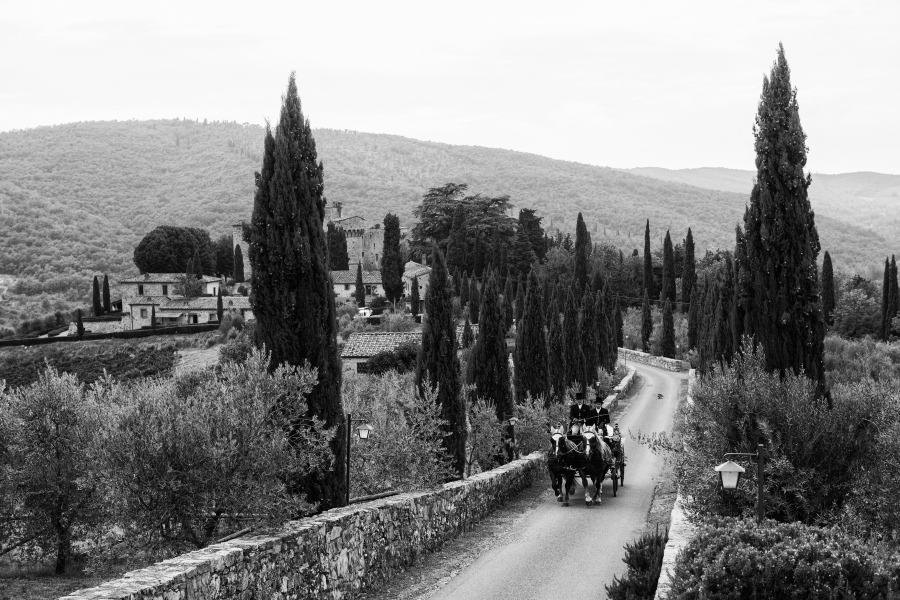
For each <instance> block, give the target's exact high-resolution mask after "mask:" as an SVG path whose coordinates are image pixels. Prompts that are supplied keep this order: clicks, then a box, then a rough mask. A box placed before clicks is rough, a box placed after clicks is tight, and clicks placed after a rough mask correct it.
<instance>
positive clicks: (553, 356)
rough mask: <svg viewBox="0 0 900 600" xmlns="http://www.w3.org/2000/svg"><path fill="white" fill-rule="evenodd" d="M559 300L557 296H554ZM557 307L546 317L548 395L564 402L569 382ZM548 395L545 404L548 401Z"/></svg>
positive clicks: (562, 333)
mask: <svg viewBox="0 0 900 600" xmlns="http://www.w3.org/2000/svg"><path fill="white" fill-rule="evenodd" d="M554 299H555V300H556V301H559V299H558V298H554ZM560 312H561V310H559V308H558V307H557V308H555V309H553V310H552V311H551V313H550V317H549V319H548V321H547V322H548V332H547V338H548V339H547V346H548V348H547V350H548V352H547V360H548V364H547V372H548V376H549V377H550V397H552V399H553V401H555V402H560V403H561V402H564V401H565V398H566V388H567V386H568V383H569V375H568V367H567V366H566V341H565V338H564V337H563V336H564V335H565V334H564V332H563V324H562V321H561V320H560ZM550 397H548V399H547V400H548V402H547V404H549V403H550Z"/></svg>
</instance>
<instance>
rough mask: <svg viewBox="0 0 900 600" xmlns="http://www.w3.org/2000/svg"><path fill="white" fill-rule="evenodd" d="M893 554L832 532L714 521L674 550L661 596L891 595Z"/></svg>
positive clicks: (682, 599)
mask: <svg viewBox="0 0 900 600" xmlns="http://www.w3.org/2000/svg"><path fill="white" fill-rule="evenodd" d="M898 591H900V558H898V557H897V556H890V555H888V554H886V552H885V551H881V550H879V549H877V548H875V547H873V546H871V545H866V544H864V543H862V542H861V541H860V540H857V539H855V538H852V537H850V536H848V535H846V534H843V533H841V532H840V531H838V530H834V529H824V528H821V527H813V526H809V525H802V524H800V523H775V522H774V521H767V522H766V523H764V524H763V525H761V526H760V525H757V524H756V522H755V521H753V520H741V519H732V518H722V519H718V520H716V521H714V522H713V523H711V524H707V525H702V526H701V527H700V528H699V529H698V531H697V534H696V536H695V537H694V538H693V539H692V540H691V541H690V543H688V545H687V546H686V547H685V548H684V549H683V550H682V551H681V552H680V553H679V555H678V558H677V560H676V562H675V572H674V573H673V576H672V587H671V588H670V592H669V597H670V598H678V599H679V600H693V599H700V598H703V599H704V600H717V599H724V598H729V599H730V598H755V599H759V600H764V599H768V598H772V599H775V598H822V599H825V598H829V599H830V598H836V597H837V598H891V597H895V596H893V594H897V592H898Z"/></svg>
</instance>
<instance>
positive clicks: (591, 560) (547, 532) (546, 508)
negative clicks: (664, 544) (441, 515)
mask: <svg viewBox="0 0 900 600" xmlns="http://www.w3.org/2000/svg"><path fill="white" fill-rule="evenodd" d="M632 364H633V366H635V367H636V368H637V371H638V373H639V374H640V376H641V377H642V379H643V386H642V387H641V389H640V391H639V392H638V394H637V395H636V396H635V397H634V398H632V399H631V400H630V403H629V406H628V409H627V411H626V412H625V413H624V414H623V415H622V416H621V417H620V418H619V427H620V429H621V430H622V433H623V435H624V439H625V443H626V454H627V455H628V467H627V469H626V471H625V487H624V488H619V495H618V497H616V498H613V496H612V484H611V483H610V481H609V480H608V479H607V480H606V483H605V485H604V486H603V502H602V504H601V505H600V506H594V507H592V508H587V507H585V505H584V497H583V493H584V492H583V490H582V489H581V488H580V487H579V488H578V490H577V491H576V495H575V497H574V498H572V504H571V506H569V507H563V506H562V505H561V504H560V503H558V502H556V501H555V500H548V501H547V502H544V503H543V504H541V505H540V506H538V508H536V509H535V510H534V511H533V513H532V514H531V515H529V516H528V518H527V519H524V520H523V521H522V523H520V527H521V530H520V531H517V532H514V535H512V536H510V537H509V539H507V540H505V542H504V543H502V544H501V545H499V546H497V547H495V548H492V549H491V550H489V551H488V552H486V553H485V554H483V555H481V556H480V557H479V558H477V559H476V560H475V561H474V562H472V563H471V564H470V565H469V566H467V567H466V568H464V569H463V570H462V571H460V572H459V573H458V574H457V575H456V576H455V577H453V578H452V579H450V580H449V581H448V582H447V584H446V585H444V586H443V587H442V588H441V589H439V590H437V591H436V592H435V593H434V594H433V595H431V596H429V598H430V599H440V600H450V599H453V600H478V599H480V598H484V599H487V600H504V599H507V598H509V599H511V600H513V599H514V600H526V599H529V598H534V599H541V600H542V599H546V598H557V597H559V596H560V595H562V596H564V597H566V598H598V597H603V598H605V597H606V592H605V589H604V585H606V584H609V583H611V582H612V579H613V576H614V575H618V576H621V575H623V574H624V572H625V570H626V567H625V564H624V563H623V562H622V558H623V557H624V555H625V554H624V547H625V544H626V543H628V542H631V541H633V540H634V539H635V537H637V536H638V535H639V534H640V533H641V531H642V530H643V527H644V523H645V521H646V518H647V512H648V510H649V508H650V503H651V501H652V499H653V488H654V484H655V476H656V475H657V473H658V472H659V470H660V468H661V466H662V457H660V456H657V455H654V454H653V453H651V452H650V451H649V450H648V449H647V448H646V447H644V446H641V445H639V444H638V443H637V442H635V441H633V440H630V439H629V437H630V436H629V435H628V431H629V429H630V430H631V432H632V433H633V434H637V432H638V431H639V430H640V431H642V432H644V433H648V432H652V431H670V430H671V427H672V416H673V414H674V412H675V408H676V406H677V404H678V392H679V388H680V385H681V381H683V380H684V379H685V377H686V374H685V373H672V372H670V371H665V370H663V369H657V368H655V367H650V366H648V365H642V364H638V363H632ZM657 394H662V396H663V397H662V400H659V399H658V398H657ZM547 483H548V486H549V478H548V480H547ZM548 498H552V494H548Z"/></svg>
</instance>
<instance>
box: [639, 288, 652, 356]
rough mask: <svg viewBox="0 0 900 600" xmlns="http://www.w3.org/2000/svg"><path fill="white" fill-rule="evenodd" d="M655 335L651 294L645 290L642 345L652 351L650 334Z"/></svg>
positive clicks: (645, 349)
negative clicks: (651, 310)
mask: <svg viewBox="0 0 900 600" xmlns="http://www.w3.org/2000/svg"><path fill="white" fill-rule="evenodd" d="M651 335H653V315H652V313H651V312H650V296H649V294H648V293H647V291H646V290H645V291H644V305H643V307H642V310H641V347H642V349H643V350H644V352H650V336H651Z"/></svg>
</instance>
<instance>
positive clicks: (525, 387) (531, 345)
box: [515, 270, 550, 404]
mask: <svg viewBox="0 0 900 600" xmlns="http://www.w3.org/2000/svg"><path fill="white" fill-rule="evenodd" d="M540 293H541V287H540V286H539V285H538V280H537V275H536V274H535V272H534V271H533V270H532V271H531V273H530V274H529V275H528V291H527V292H526V294H525V312H524V313H523V314H522V326H521V327H519V329H518V331H517V335H516V357H515V361H516V368H515V380H516V402H518V403H520V404H521V403H522V402H524V401H525V398H526V397H527V396H528V395H529V394H530V395H531V397H532V398H537V397H539V396H543V398H544V399H545V401H546V398H547V397H548V395H549V392H550V389H549V388H550V386H549V383H550V382H549V377H548V364H547V339H546V337H545V336H544V315H543V314H542V312H541V297H540Z"/></svg>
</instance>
